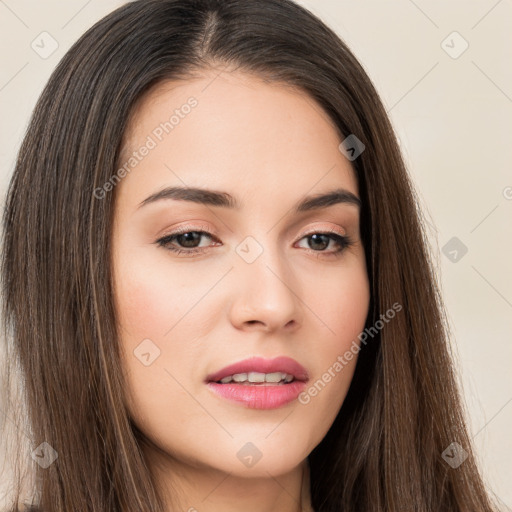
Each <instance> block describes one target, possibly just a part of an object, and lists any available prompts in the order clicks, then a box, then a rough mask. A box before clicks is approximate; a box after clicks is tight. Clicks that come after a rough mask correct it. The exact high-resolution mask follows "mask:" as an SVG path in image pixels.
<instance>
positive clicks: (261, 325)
mask: <svg viewBox="0 0 512 512" xmlns="http://www.w3.org/2000/svg"><path fill="white" fill-rule="evenodd" d="M292 270H293V269H291V268H290V267H289V265H287V264H286V262H284V261H283V259H282V257H280V256H279V255H278V253H277V249H276V250H271V249H269V248H268V247H266V248H265V250H264V251H263V253H262V254H261V255H260V256H259V257H258V258H257V259H256V260H255V261H253V262H252V263H247V262H246V261H244V260H243V259H241V258H240V259H239V260H238V261H237V262H236V263H235V269H234V272H233V275H232V277H231V278H232V279H233V280H235V282H236V284H235V286H234V288H235V293H234V294H233V301H232V304H231V309H230V318H231V323H232V324H233V325H234V326H235V327H236V328H238V329H241V330H261V331H265V332H272V331H278V330H280V329H285V330H286V331H287V332H291V331H293V330H296V329H297V328H298V327H299V326H300V325H301V324H302V314H303V303H302V301H301V299H300V282H299V280H298V279H297V278H296V277H295V276H294V274H293V271H292Z"/></svg>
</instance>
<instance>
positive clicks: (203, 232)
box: [156, 226, 354, 257]
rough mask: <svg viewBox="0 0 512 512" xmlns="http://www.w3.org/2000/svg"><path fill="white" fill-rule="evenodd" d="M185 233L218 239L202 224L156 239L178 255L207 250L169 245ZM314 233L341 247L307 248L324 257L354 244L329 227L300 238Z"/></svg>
mask: <svg viewBox="0 0 512 512" xmlns="http://www.w3.org/2000/svg"><path fill="white" fill-rule="evenodd" d="M185 233H199V234H201V235H206V236H207V237H209V238H211V239H216V238H215V237H214V235H213V234H211V233H210V232H209V231H208V229H207V228H206V227H203V226H201V227H199V228H190V227H187V226H185V227H183V228H180V229H178V230H177V231H174V232H173V233H170V234H169V235H166V236H164V237H162V238H160V239H159V240H157V241H156V243H157V244H158V246H159V247H163V248H164V249H166V250H168V251H171V252H173V253H175V254H177V255H180V254H188V255H195V254H200V253H203V252H204V251H205V249H207V247H203V248H197V247H196V248H191V249H179V248H175V247H172V246H170V245H169V244H170V242H171V241H172V240H173V239H174V238H176V237H177V236H180V235H183V234H185ZM312 235H327V236H329V237H330V239H331V240H334V241H335V242H336V243H337V244H338V246H340V247H341V249H338V250H336V251H334V252H325V250H324V251H315V250H313V249H306V250H307V251H309V252H312V253H317V254H318V255H319V256H323V257H339V256H341V254H342V253H343V252H344V251H345V249H347V248H348V247H350V246H352V245H354V242H353V240H352V239H351V238H350V237H348V236H346V235H340V234H339V233H337V232H336V231H334V230H330V229H327V230H325V231H312V232H309V233H306V234H305V235H304V236H302V238H300V240H302V239H303V238H308V237H310V236H312Z"/></svg>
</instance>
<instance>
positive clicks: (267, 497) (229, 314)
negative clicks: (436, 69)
mask: <svg viewBox="0 0 512 512" xmlns="http://www.w3.org/2000/svg"><path fill="white" fill-rule="evenodd" d="M416 204H417V203H416V200H415V196H414V192H413V190H412V187H411V184H410V182H409V178H408V176H407V173H406V170H405V167H404V163H403V161H402V158H401V155H400V151H399V148H398V146H397V142H396V138H395V136H394V134H393V130H392V128H391V125H390V123H389V120H388V118H387V116H386V113H385V110H384V108H383V106H382V103H381V101H380V99H379V97H378V95H377V93H376V91H375V88H374V87H373V85H372V83H371V81H370V79H369V78H368V76H367V75H366V73H365V72H364V71H363V69H362V67H361V66H360V65H359V63H358V62H357V61H356V59H355V57H354V56H353V55H352V54H351V52H350V51H349V49H348V48H347V47H346V45H345V44H344V43H343V42H342V41H340V40H339V38H338V37H337V36H336V35H335V34H334V33H333V32H332V31H331V30H330V29H328V28H327V27H326V26H325V25H324V24H322V23H321V22H320V21H319V20H318V19H317V18H315V17H314V16H312V15H311V14H310V13H309V12H308V11H306V10H305V9H303V8H301V7H299V6H297V5H295V4H294V3H292V2H291V1H288V0H285V1H283V0H260V1H258V2H248V1H240V0H228V1H220V0H180V1H177V0H146V1H136V2H133V3H129V4H127V5H125V6H123V7H121V8H120V9H118V10H116V11H115V12H113V13H112V14H110V15H109V16H107V17H105V18H104V19H102V20H101V21H100V22H98V23H97V24H96V25H95V26H94V27H92V28H91V29H90V30H89V31H88V32H87V33H86V34H85V35H84V36H83V37H82V38H81V39H80V40H79V41H78V42H77V43H76V44H75V45H74V46H73V47H72V48H71V49H70V50H69V52H68V53H67V54H66V56H65V57H64V59H63V60H62V62H61V63H60V64H59V66H58V68H57V69H56V71H55V72H54V74H53V76H52V77H51V79H50V81H49V83H48V85H47V87H46V89H45V90H44V92H43V94H42V96H41V98H40V100H39V103H38V105H37V107H36V109H35V112H34V116H33V119H32V121H31V124H30V127H29V129H28V132H27V135H26V137H25V140H24V142H23V145H22V147H21V150H20V153H19V158H18V162H17V165H16V169H15V172H14V176H13V179H12V182H11V186H10V189H9V191H8V198H7V206H6V210H5V216H4V252H3V260H2V265H3V266H2V276H3V300H4V313H3V314H4V322H5V330H6V332H7V334H9V335H10V337H9V339H10V340H11V341H10V344H9V346H8V358H7V360H8V361H9V364H10V366H11V367H15V363H19V369H20V376H21V378H22V379H23V382H24V385H25V392H26V403H27V410H28V418H29V425H30V432H31V434H30V444H31V447H32V450H33V451H32V453H31V457H32V459H33V461H34V470H35V475H36V493H35V497H34V502H35V503H36V504H37V506H38V510H44V511H48V512H50V511H64V510H66V511H68V510H80V511H97V512H99V511H102V512H103V511H107V510H108V511H123V512H127V511H132V510H133V511H150V510H151V511H162V512H164V511H171V510H173V511H174V510H188V511H194V510H197V511H219V510H222V511H223V512H226V511H230V510H233V511H234V510H248V511H252V512H259V511H267V512H268V511H274V510H278V509H279V510H285V511H299V510H314V511H315V512H324V511H338V510H343V511H345V512H349V511H365V510H372V511H384V510H386V511H402V510H417V511H431V510H436V511H468V510H472V511H473V510H475V511H476V510H478V511H491V510H494V508H493V505H492V504H491V501H490V499H489V498H488V496H487V495H486V491H485V489H484V486H483V484H482V480H481V478H480V476H479V473H478V470H477V468H476V466H475V461H474V456H473V454H472V450H471V446H470V440H469V438H468V435H467V432H466V427H465V425H464V420H463V415H462V411H461V405H460V401H459V396H458V392H457V389H456V384H455V379H454V375H453V370H452V365H451V361H450V356H449V353H448V347H447V341H446V328H445V321H444V316H443V310H442V303H441V299H440V297H439V293H438V290H437V288H436V285H435V276H434V274H433V271H432V267H431V263H430V259H429V254H428V250H427V244H426V241H425V236H424V233H423V227H422V222H421V213H420V212H419V211H418V210H417V207H416ZM11 401H12V400H11ZM13 414H14V411H13ZM20 421H21V420H20ZM19 432H20V431H18V433H19ZM447 461H448V462H447ZM22 463H23V460H21V458H20V461H19V462H18V464H17V465H16V468H17V469H18V472H17V476H18V477H19V478H18V480H17V481H18V483H19V488H18V489H17V490H15V493H14V495H15V502H14V504H13V510H17V509H18V508H19V506H20V504H21V501H20V500H21V497H22V492H21V486H22V478H21V477H22V473H23V471H21V468H22V466H23V464H22Z"/></svg>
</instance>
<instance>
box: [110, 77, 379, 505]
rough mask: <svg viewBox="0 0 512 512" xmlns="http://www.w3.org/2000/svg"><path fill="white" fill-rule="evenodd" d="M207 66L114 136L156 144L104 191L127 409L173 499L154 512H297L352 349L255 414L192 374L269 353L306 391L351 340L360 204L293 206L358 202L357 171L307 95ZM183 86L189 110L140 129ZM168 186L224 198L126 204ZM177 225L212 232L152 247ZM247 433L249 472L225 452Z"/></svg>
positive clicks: (361, 310)
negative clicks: (301, 373)
mask: <svg viewBox="0 0 512 512" xmlns="http://www.w3.org/2000/svg"><path fill="white" fill-rule="evenodd" d="M216 75H217V73H216V72H215V73H214V72H213V71H212V72H207V71H205V73H204V75H203V76H202V77H200V78H197V79H193V80H189V81H180V82H166V83H163V84H160V85H159V86H158V88H156V89H155V90H153V91H152V92H151V93H150V94H149V95H148V96H147V97H146V98H145V99H144V101H142V102H141V103H140V105H139V106H138V108H137V110H136V113H135V117H134V118H133V119H132V122H131V124H130V126H129V129H128V132H127V134H126V144H125V148H124V152H123V158H126V159H128V158H129V157H130V155H133V152H134V151H139V148H141V146H142V145H144V144H145V143H147V144H148V145H152V144H151V143H150V142H148V136H151V138H152V139H153V140H154V141H155V142H156V144H155V147H152V148H151V149H150V150H149V151H144V150H143V151H142V152H143V153H146V154H145V156H144V157H143V158H141V159H140V161H138V162H137V164H136V166H135V167H134V168H133V170H131V172H129V173H128V174H127V175H126V176H125V177H124V178H123V179H122V180H121V182H120V183H119V184H117V186H116V190H115V193H116V194H117V198H116V212H115V224H114V232H113V236H114V238H113V244H114V245H113V249H114V252H113V258H114V280H115V285H116V294H115V299H116V308H117V311H118V315H119V324H120V332H121V342H122V347H123V349H124V357H123V363H124V366H125V368H126V375H127V380H128V388H129V389H128V390H127V397H128V399H129V400H128V401H129V412H130V415H131V417H132V418H133V421H134V422H135V424H136V425H137V426H138V428H139V429H140V430H141V431H142V432H143V433H144V435H145V436H146V437H147V438H148V444H147V445H144V452H145V455H146V457H147V460H148V461H149V463H150V465H151V466H152V468H153V469H154V471H155V474H156V475H157V481H158V484H159V485H160V486H161V488H162V489H163V490H164V493H165V494H166V495H168V496H169V497H170V496H174V501H175V506H174V507H172V506H171V505H169V509H168V510H169V511H171V510H183V511H190V512H192V511H194V510H196V511H198V512H239V511H240V510H246V511H251V512H277V511H279V512H297V511H301V510H310V508H309V507H310V496H309V475H308V473H307V469H308V466H307V457H308V455H309V454H310V453H311V451H312V450H313V449H314V447H315V446H317V445H318V443H319V442H320V441H321V440H322V439H323V437H324V436H325V434H326V433H327V431H328V430H329V428H330V426H331V425H332V423H333V421H334V419H335V417H336V415H337V414H338V412H339V410H340V408H341V405H342V403H343V400H344V398H345V396H346V393H347V390H348V387H349V385H350V382H351V379H352V376H353V372H354V368H355V364H356V357H354V358H353V359H352V360H351V361H350V362H348V364H346V365H344V367H343V369H342V370H341V371H339V372H337V373H336V374H335V376H333V377H331V379H330V381H329V382H327V383H326V384H325V385H324V386H322V387H320V388H319V389H320V391H318V392H317V394H316V395H315V396H310V400H309V401H308V402H307V403H300V402H299V401H298V400H294V401H292V402H290V403H288V404H286V405H284V406H281V407H279V408H276V409H270V410H258V409H251V408H248V407H246V406H244V405H243V404H240V403H237V402H233V401H229V400H227V399H225V398H222V397H220V396H218V395H216V394H215V393H213V392H212V391H211V390H210V389H209V387H208V386H207V385H206V384H205V378H206V376H207V375H208V374H210V373H212V372H215V371H217V370H219V369H221V368H223V367H225V366H227V365H229V364H232V363H234V362H237V361H240V360H243V359H246V358H248V357H252V356H261V357H264V358H274V357H276V356H282V355H284V356H288V357H291V358H293V359H295V360H296V361H298V362H299V363H300V364H302V365H303V366H304V367H305V368H306V369H307V371H308V373H309V382H308V388H309V387H311V386H313V384H314V383H315V382H317V381H318V380H319V379H322V375H324V374H325V372H327V371H328V369H329V368H332V366H333V364H334V363H335V361H336V360H337V357H338V356H339V355H341V354H344V353H345V352H346V351H347V350H348V349H349V347H350V346H351V344H352V343H353V342H354V340H357V335H358V334H359V333H360V332H361V331H362V330H363V328H364V323H365V319H366V316H367V313H368V307H369V299H370V296H369V283H368V276H367V269H366V264H365V256H364V248H363V246H362V244H361V239H360V228H359V217H360V210H359V207H358V206H357V205H355V204H353V203H350V202H338V203H336V204H333V205H330V206H326V207H322V208H317V209H314V210H310V211H303V212H298V213H297V212H295V211H294V207H295V205H296V204H297V203H298V202H299V201H301V200H303V199H304V198H305V196H313V195H317V194H323V193H326V192H328V191H331V190H333V189H344V190H346V191H348V192H350V193H352V194H354V195H355V196H358V187H357V180H356V176H355V173H354V170H353V168H352V166H351V164H350V162H349V161H348V160H347V159H346V158H345V157H344V156H343V154H342V153H341V152H340V151H339V149H338V146H339V144H340V142H341V141H342V138H341V137H340V134H338V132H337V131H336V129H335V128H334V126H333V124H332V123H331V122H330V120H329V118H328V116H327V115H326V114H325V113H324V112H323V111H322V110H321V108H320V107H319V106H318V105H317V104H316V103H314V102H313V100H312V99H311V98H309V97H308V96H306V95H305V94H304V93H302V92H299V91H296V90H293V89H291V88H289V87H285V86H283V85H278V84H269V83H265V82H263V81H262V80H261V79H259V78H257V77H254V76H251V75H248V74H244V73H242V72H238V71H236V72H230V73H228V72H225V73H221V74H220V75H219V76H217V77H216ZM215 77H216V78H215ZM190 97H194V98H195V99H196V100H197V105H196V106H195V107H193V108H191V109H188V108H186V109H185V108H184V109H182V110H181V117H180V118H179V122H178V123H177V124H176V125H175V126H174V127H173V129H172V131H170V132H169V133H164V134H163V135H162V133H160V132H159V131H158V130H157V131H156V132H155V129H157V127H159V126H160V123H162V122H163V121H165V120H168V119H169V117H170V115H171V114H172V112H173V111H174V110H175V109H177V108H180V106H182V105H184V104H186V103H187V99H188V98H190ZM185 111H187V112H189V113H188V114H186V115H184V114H183V112H185ZM155 133H156V134H160V135H161V140H158V137H157V136H156V135H155ZM142 152H139V153H138V154H139V156H140V153H142ZM170 186H180V187H201V188H207V189H211V190H215V191H224V192H227V193H229V194H230V195H231V196H233V197H234V198H235V199H236V200H237V201H238V202H239V203H240V209H232V208H227V207H223V206H215V205H212V204H209V205H204V204H198V203H195V202H191V201H186V200H177V199H168V198H167V199H160V200H156V201H152V202H148V203H147V204H145V205H143V206H140V204H141V203H142V202H143V201H144V200H145V199H146V198H148V197H149V196H151V195H152V194H154V193H155V192H158V191H160V190H162V189H164V188H165V187H170ZM181 227H186V228H187V230H188V231H187V232H188V233H191V232H194V231H196V232H198V231H206V232H208V233H210V235H205V234H203V235H202V236H200V237H197V238H196V239H194V238H192V236H191V235H187V237H188V238H187V237H183V236H182V237H179V236H178V237H175V238H174V239H173V240H172V241H171V242H167V244H166V245H165V246H164V245H159V244H158V243H157V241H158V240H161V239H162V237H164V236H166V235H171V234H173V233H174V232H175V230H176V229H178V228H181ZM329 231H332V232H334V233H335V234H337V235H340V236H347V237H349V239H350V240H351V245H348V246H344V245H343V244H340V242H339V241H338V240H337V239H336V238H331V237H330V236H329V235H330V233H329ZM326 232H327V233H328V234H327V236H324V237H321V236H320V235H318V234H322V233H326ZM315 233H317V235H316V239H315V238H314V237H313V239H312V235H313V234H315ZM246 237H252V238H251V239H250V245H249V246H246V247H248V248H249V253H250V254H253V255H254V254H256V253H255V252H254V251H260V250H261V251H262V252H261V254H259V255H258V256H257V258H256V259H255V260H254V261H252V262H251V263H248V262H247V261H246V260H244V258H242V257H241V254H242V253H241V252H237V247H239V246H240V244H241V243H242V242H244V240H245V242H247V240H246ZM187 240H188V245H187ZM191 240H197V242H196V245H195V246H194V247H193V246H192V242H191ZM251 244H252V245H251ZM258 247H259V248H258ZM171 248H179V249H181V250H183V251H194V250H196V251H197V250H198V251H201V252H199V253H195V254H191V253H186V252H184V253H183V254H179V255H178V254H177V253H175V252H173V251H172V250H171ZM143 340H151V341H146V342H145V343H146V344H147V345H144V347H146V352H148V351H149V352H150V353H151V354H152V355H151V358H152V357H154V354H156V351H157V350H159V351H160V352H159V355H158V357H157V358H156V359H154V361H153V362H152V363H151V364H150V365H148V366H146V365H145V364H143V363H142V362H141V360H140V358H139V357H136V356H135V355H134V351H135V352H137V348H138V347H139V346H140V344H141V342H143ZM155 347H157V348H155ZM139 352H140V351H139ZM147 357H148V356H147ZM324 382H325V379H324ZM247 443H252V445H254V446H255V447H256V448H257V450H258V451H259V453H260V454H261V458H260V459H259V460H258V461H257V462H256V463H255V464H254V465H252V466H251V467H248V466H247V465H246V464H245V463H243V462H242V461H241V458H240V457H239V456H238V455H237V454H239V452H240V450H241V449H242V448H243V447H244V446H246V447H247V446H252V445H247ZM250 449H251V450H253V448H250ZM254 453H255V454H256V452H254ZM303 480H304V483H305V485H302V483H303ZM169 503H170V501H169ZM176 504H177V505H178V506H179V508H176Z"/></svg>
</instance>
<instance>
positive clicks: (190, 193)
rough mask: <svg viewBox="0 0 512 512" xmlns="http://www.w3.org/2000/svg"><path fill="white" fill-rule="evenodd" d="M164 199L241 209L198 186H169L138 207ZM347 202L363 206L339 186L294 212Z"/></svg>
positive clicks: (230, 199) (311, 198)
mask: <svg viewBox="0 0 512 512" xmlns="http://www.w3.org/2000/svg"><path fill="white" fill-rule="evenodd" d="M163 199H174V200H179V201H190V202H192V203H198V204H202V205H208V206H218V207H223V208H231V209H235V210H239V209H240V208H241V205H240V203H239V202H238V201H237V200H236V199H235V198H234V197H233V196H232V195H230V194H228V193H227V192H221V191H217V190H211V189H205V188H197V187H167V188H164V189H163V190H160V191H158V192H155V193H154V194H151V195H150V196H149V197H147V198H146V199H144V201H142V202H141V203H140V204H139V206H138V208H141V207H142V206H145V205H147V204H150V203H154V202H156V201H160V200H163ZM339 203H347V204H351V205H355V206H357V207H358V208H361V200H360V199H359V198H358V197H357V196H356V195H355V194H353V193H352V192H350V191H349V190H346V189H343V188H337V189H334V190H330V191H328V192H325V193H322V194H316V195H313V196H308V197H305V198H304V199H302V200H301V201H300V202H299V203H297V204H296V205H295V208H294V213H301V212H306V211H310V210H317V209H320V208H327V207H328V206H332V205H334V204H339Z"/></svg>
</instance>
